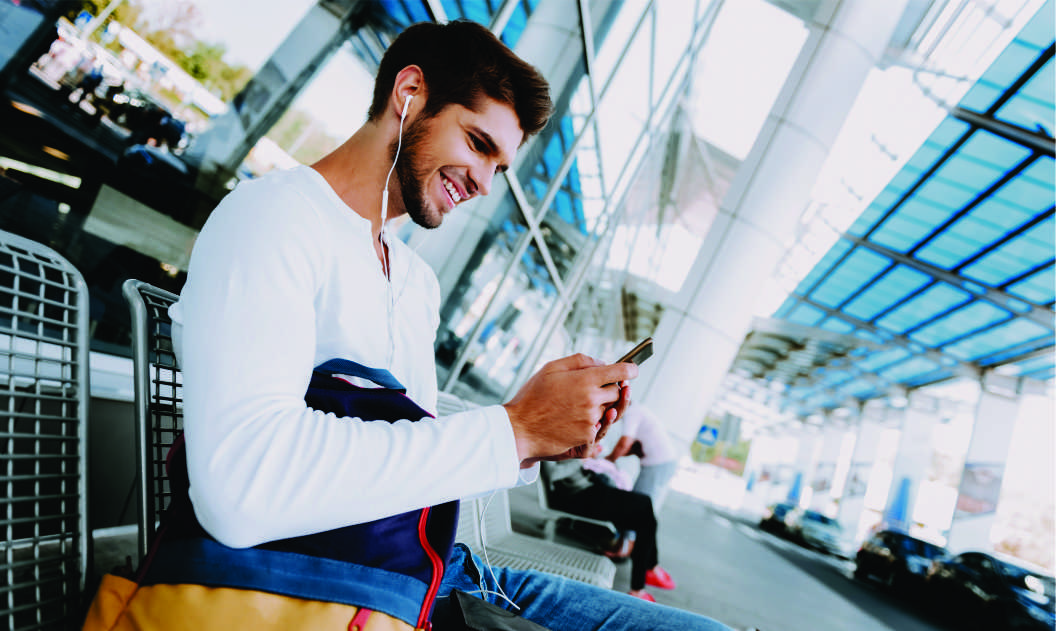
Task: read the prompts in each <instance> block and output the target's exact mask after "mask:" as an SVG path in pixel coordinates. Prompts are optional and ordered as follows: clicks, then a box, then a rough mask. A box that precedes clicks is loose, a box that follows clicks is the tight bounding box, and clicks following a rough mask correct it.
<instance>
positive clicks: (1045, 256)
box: [961, 217, 1056, 287]
mask: <svg viewBox="0 0 1056 631" xmlns="http://www.w3.org/2000/svg"><path fill="white" fill-rule="evenodd" d="M1054 231H1056V225H1054V221H1053V218H1052V217H1049V218H1048V219H1046V220H1045V221H1042V222H1041V223H1039V224H1037V225H1035V226H1034V227H1033V228H1031V229H1030V230H1027V231H1026V232H1024V233H1023V234H1021V235H1019V236H1017V237H1016V238H1014V239H1012V240H1011V241H1008V242H1007V243H1005V244H1004V245H1002V246H1001V247H999V248H997V249H995V250H994V251H993V252H990V253H989V254H987V255H986V256H984V257H982V258H980V259H979V260H978V261H976V262H975V263H972V264H971V265H968V266H967V267H965V268H964V269H963V270H961V273H962V274H964V275H965V276H967V277H968V278H971V279H974V280H977V281H979V282H981V283H985V284H987V285H991V286H994V287H998V286H1001V285H1004V284H1005V283H1007V282H1009V281H1010V280H1012V279H1014V278H1016V277H1018V276H1020V275H1022V274H1024V273H1026V272H1028V271H1030V270H1032V269H1034V268H1036V267H1038V266H1039V265H1042V264H1044V263H1046V262H1048V261H1051V260H1052V257H1053V252H1054V251H1056V245H1054V243H1053V240H1054V239H1053V237H1054V234H1056V232H1054Z"/></svg>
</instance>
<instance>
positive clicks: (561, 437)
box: [504, 354, 638, 466]
mask: <svg viewBox="0 0 1056 631" xmlns="http://www.w3.org/2000/svg"><path fill="white" fill-rule="evenodd" d="M637 376H638V367H637V366H635V365H634V364H630V363H619V364H608V365H607V364H602V363H600V362H598V361H597V360H594V359H592V358H590V357H587V356H586V355H583V354H578V355H572V356H571V357H565V358H563V359H558V360H555V361H552V362H549V363H547V364H546V365H545V366H543V368H542V369H541V370H540V371H539V372H537V373H536V374H534V375H532V377H531V379H529V380H528V381H527V383H525V384H524V386H522V387H521V389H520V391H518V392H517V395H516V396H515V397H513V399H512V400H510V402H509V403H507V404H506V405H505V406H504V407H505V408H506V413H507V414H508V415H509V417H510V425H512V426H513V434H514V437H515V439H516V441H517V455H518V457H519V458H520V460H521V463H522V466H530V465H531V464H532V463H534V462H537V461H539V460H563V459H565V458H583V457H586V456H588V455H589V454H590V451H591V449H592V448H593V446H594V442H595V441H597V440H599V439H601V438H602V437H603V436H604V435H605V432H607V431H608V429H609V426H611V425H612V424H613V423H614V422H615V421H616V419H618V418H619V417H620V415H621V414H623V411H624V410H625V409H626V408H627V403H628V402H629V401H630V386H628V385H627V384H626V381H627V380H628V379H633V378H635V377H637Z"/></svg>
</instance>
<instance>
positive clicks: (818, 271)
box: [799, 239, 851, 291]
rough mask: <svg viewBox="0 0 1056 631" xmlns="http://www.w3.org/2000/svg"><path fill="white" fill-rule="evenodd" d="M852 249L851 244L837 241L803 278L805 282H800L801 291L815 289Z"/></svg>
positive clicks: (841, 240)
mask: <svg viewBox="0 0 1056 631" xmlns="http://www.w3.org/2000/svg"><path fill="white" fill-rule="evenodd" d="M850 249H851V244H850V242H848V241H844V240H843V239H840V240H839V241H837V242H836V243H835V244H834V245H833V246H832V248H830V249H829V251H828V252H826V253H825V256H823V257H821V260H820V261H818V264H817V265H815V266H814V269H812V270H810V272H809V273H808V274H807V275H806V276H805V277H804V278H803V280H802V281H800V283H799V287H800V288H801V290H802V291H806V290H807V289H809V288H811V287H813V286H814V284H815V283H816V282H818V280H820V279H821V277H822V276H824V275H825V274H827V273H828V272H829V269H831V268H832V266H833V265H835V264H836V262H837V261H839V260H840V259H841V258H843V255H844V254H846V253H847V252H848V251H849V250H850Z"/></svg>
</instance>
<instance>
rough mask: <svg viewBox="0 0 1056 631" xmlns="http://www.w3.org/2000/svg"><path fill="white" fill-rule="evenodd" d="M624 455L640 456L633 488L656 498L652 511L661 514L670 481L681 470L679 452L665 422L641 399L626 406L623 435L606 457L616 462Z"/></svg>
mask: <svg viewBox="0 0 1056 631" xmlns="http://www.w3.org/2000/svg"><path fill="white" fill-rule="evenodd" d="M623 456H638V460H639V462H640V464H641V468H640V469H639V471H638V477H637V478H636V479H635V481H634V488H633V489H632V490H634V491H635V492H638V493H645V494H646V495H648V496H649V498H650V499H651V500H653V511H654V512H656V514H657V516H659V515H660V507H661V506H663V504H664V499H665V498H666V497H667V488H668V485H669V484H670V482H671V478H672V477H673V476H674V475H675V472H676V471H677V470H678V453H677V452H676V451H675V448H674V446H672V445H671V439H670V438H668V437H667V430H665V429H664V425H663V423H661V422H660V419H658V418H656V416H655V415H654V414H653V413H652V412H650V411H649V410H648V409H647V408H646V407H645V406H643V405H642V404H641V403H635V404H634V405H629V406H628V407H627V411H626V412H625V413H624V415H623V435H622V436H620V439H619V440H618V441H617V442H616V445H615V446H614V447H613V448H612V451H611V452H610V453H609V455H607V456H605V459H606V460H608V461H609V462H613V463H615V462H616V461H617V460H619V459H620V458H622V457H623Z"/></svg>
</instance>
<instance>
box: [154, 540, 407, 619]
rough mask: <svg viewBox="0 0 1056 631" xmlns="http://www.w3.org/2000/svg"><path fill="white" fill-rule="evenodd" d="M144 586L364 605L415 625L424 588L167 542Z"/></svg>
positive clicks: (401, 578)
mask: <svg viewBox="0 0 1056 631" xmlns="http://www.w3.org/2000/svg"><path fill="white" fill-rule="evenodd" d="M141 584H142V585H157V584H194V585H208V586H210V587H231V588H236V589H251V590H257V591H263V592H269V593H272V594H281V595H283V596H291V597H294V598H304V599H308V600H323V601H328V602H336V603H342V604H346V605H353V606H355V607H366V608H368V609H373V610H374V611H380V612H382V613H385V614H388V615H390V616H392V617H394V618H399V619H400V620H403V621H404V622H406V623H408V624H409V625H411V626H412V627H413V626H414V625H415V624H416V623H417V620H418V614H419V613H420V612H421V608H422V601H424V600H425V594H426V590H427V589H428V585H426V584H425V583H423V582H421V581H419V580H417V579H415V578H411V577H409V576H406V575H403V574H398V573H396V572H387V571H385V570H381V569H378V568H373V567H366V566H363V565H353V564H350V563H345V562H341V561H334V560H332V559H324V558H320V557H311V556H307V555H304V554H295V553H292V552H278V551H275V550H261V549H259V548H244V549H235V548H228V547H227V546H225V545H223V544H221V543H218V542H216V541H213V540H210V539H203V538H191V539H177V540H172V541H166V542H165V545H163V546H161V547H160V548H159V549H158V551H157V555H156V556H155V557H154V560H153V562H152V563H151V564H150V568H149V569H148V570H147V573H146V576H144V577H143V580H142V581H141Z"/></svg>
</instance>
